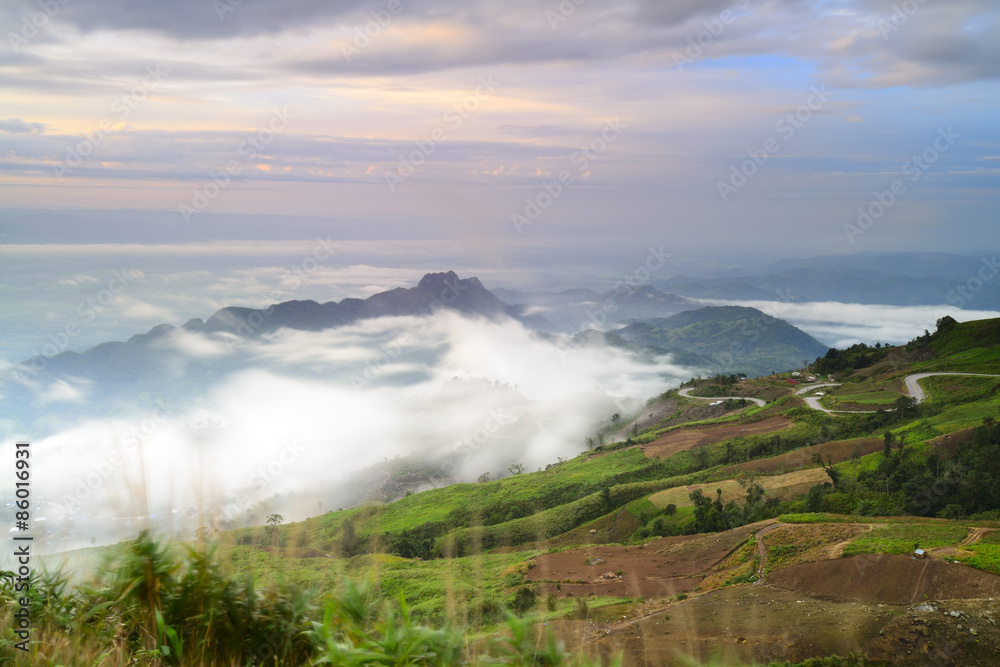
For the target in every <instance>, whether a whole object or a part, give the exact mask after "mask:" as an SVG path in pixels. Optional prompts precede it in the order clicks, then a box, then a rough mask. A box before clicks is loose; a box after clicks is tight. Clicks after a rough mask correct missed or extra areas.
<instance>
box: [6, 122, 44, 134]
mask: <svg viewBox="0 0 1000 667" xmlns="http://www.w3.org/2000/svg"><path fill="white" fill-rule="evenodd" d="M46 127H47V125H46V124H45V123H29V122H27V121H23V120H21V119H20V118H0V132H6V133H7V134H44V133H45V129H46Z"/></svg>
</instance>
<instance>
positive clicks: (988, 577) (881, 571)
mask: <svg viewBox="0 0 1000 667" xmlns="http://www.w3.org/2000/svg"><path fill="white" fill-rule="evenodd" d="M768 584H770V585H772V586H778V587H780V588H786V589H788V590H793V591H797V592H800V593H803V594H806V595H811V596H814V597H824V598H831V599H840V600H861V601H865V602H880V603H884V604H911V603H915V602H920V601H923V600H927V599H931V600H955V599H974V598H988V597H1000V577H997V576H996V575H993V574H989V573H988V572H982V571H980V570H974V569H972V568H971V567H966V566H964V565H959V564H955V563H947V562H945V561H942V560H938V559H936V558H925V559H913V558H910V557H909V556H899V555H875V554H865V555H861V556H854V557H852V558H841V559H838V560H831V561H821V562H815V563H805V564H802V565H793V566H792V567H788V568H784V569H782V570H778V571H777V572H773V573H772V574H771V576H770V577H768Z"/></svg>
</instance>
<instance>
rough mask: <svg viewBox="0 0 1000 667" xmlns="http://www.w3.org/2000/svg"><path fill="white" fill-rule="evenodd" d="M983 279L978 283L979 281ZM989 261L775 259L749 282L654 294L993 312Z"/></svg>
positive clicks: (676, 284)
mask: <svg viewBox="0 0 1000 667" xmlns="http://www.w3.org/2000/svg"><path fill="white" fill-rule="evenodd" d="M981 271H982V272H983V275H985V276H987V278H986V279H985V280H984V279H983V275H980V272H981ZM997 272H998V269H997V267H996V258H995V255H994V254H992V253H990V254H989V255H986V256H983V257H979V258H976V257H967V256H961V255H948V254H945V253H878V254H875V253H858V254H856V255H830V256H820V257H814V258H812V259H804V260H782V261H779V262H775V263H773V264H772V265H771V266H769V267H768V268H767V269H765V270H764V271H761V272H759V273H756V274H754V275H723V276H717V277H712V278H704V277H702V278H692V277H687V276H672V277H670V278H666V279H660V280H655V281H653V284H654V286H656V287H657V288H659V289H662V290H666V291H669V292H672V293H674V294H678V295H681V296H682V297H687V298H691V299H718V300H730V301H754V300H761V301H795V302H804V301H836V302H841V303H863V304H885V305H893V306H913V305H942V304H948V305H952V306H956V307H958V308H966V309H975V310H989V309H1000V280H993V277H994V276H996V274H997Z"/></svg>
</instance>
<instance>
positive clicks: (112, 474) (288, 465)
mask: <svg viewBox="0 0 1000 667" xmlns="http://www.w3.org/2000/svg"><path fill="white" fill-rule="evenodd" d="M230 342H232V341H231V340H230V339H227V338H226V337H224V336H219V335H215V334H212V335H202V334H194V333H191V332H185V331H176V332H173V333H172V334H171V335H170V336H169V337H168V338H167V339H165V344H167V345H169V346H171V347H172V348H173V349H174V350H175V351H176V352H177V354H178V355H179V360H182V359H183V358H185V357H187V358H195V359H215V360H220V359H226V360H227V361H226V363H227V365H226V366H217V367H216V368H218V369H220V370H221V369H228V370H226V371H225V372H224V373H222V375H221V376H220V381H219V382H217V383H215V384H211V385H207V386H203V387H201V388H200V391H199V396H185V397H184V401H182V402H174V401H171V400H168V401H166V402H163V401H160V402H157V401H152V402H151V403H149V404H148V407H147V408H144V409H143V410H134V409H133V410H124V409H120V410H116V412H118V413H119V414H120V415H121V416H120V417H118V418H115V419H108V420H93V419H91V420H89V421H85V422H82V423H79V424H76V425H73V424H69V425H66V426H64V427H63V428H62V429H61V430H60V431H59V432H57V433H55V434H53V435H51V436H49V437H44V438H38V442H37V443H35V445H34V447H35V449H36V450H37V451H38V452H39V456H40V457H41V456H43V455H44V456H48V457H49V459H46V460H51V461H52V465H51V466H48V467H47V469H46V471H45V475H44V480H43V479H42V477H40V478H39V484H42V483H44V484H46V488H54V489H61V490H64V492H62V495H63V496H65V498H62V499H61V501H60V505H61V507H62V508H63V509H62V510H61V511H62V512H64V513H67V514H72V515H74V516H77V517H78V521H83V520H84V519H86V517H90V518H89V519H86V520H88V521H95V522H96V521H98V520H99V519H100V520H103V521H104V522H105V524H106V525H109V526H112V527H114V528H115V529H117V528H124V524H123V523H121V519H122V517H126V516H127V517H136V516H142V515H146V514H150V515H152V514H157V515H159V516H160V517H165V516H166V517H169V516H174V511H175V510H179V511H181V512H183V511H184V509H183V506H184V505H185V504H187V503H189V502H190V499H191V498H194V497H201V498H202V499H203V505H204V506H205V507H209V506H211V507H213V508H214V510H215V511H216V512H224V511H225V510H224V508H225V507H226V504H227V503H232V502H234V499H238V498H240V497H241V496H242V497H243V498H244V501H242V502H243V503H244V504H250V505H256V503H257V502H258V501H261V500H265V499H267V498H270V497H271V496H273V495H274V494H284V493H287V492H290V491H294V493H295V497H296V498H297V499H299V500H298V504H295V503H293V504H292V505H289V506H288V507H282V508H281V511H283V512H285V513H286V515H287V516H289V517H292V516H299V515H300V514H302V515H306V514H313V513H315V504H316V501H317V499H320V500H321V501H322V502H324V503H329V502H334V500H332V498H334V497H336V498H339V499H340V500H338V501H337V502H341V503H346V502H355V501H356V500H357V496H353V497H354V500H350V498H351V497H352V496H351V494H350V493H348V492H347V488H348V487H349V486H350V480H351V478H352V475H355V476H356V475H357V474H358V473H359V472H360V471H363V470H364V469H366V468H369V467H371V466H376V465H378V464H380V463H382V462H384V461H386V460H387V459H390V460H391V459H393V458H394V457H396V456H417V457H420V458H422V459H423V460H425V461H427V462H429V463H430V462H433V464H434V465H438V466H446V467H450V469H451V471H452V475H453V476H454V478H455V479H456V480H460V481H474V480H475V478H476V477H478V476H479V475H480V474H481V473H483V472H491V473H492V474H493V475H494V476H497V475H500V474H504V471H505V470H506V467H507V466H508V465H509V464H510V463H513V462H520V463H523V464H524V465H525V466H526V467H527V468H528V469H529V470H533V469H535V468H537V467H540V466H544V465H547V464H548V463H552V462H554V461H555V460H556V458H557V457H559V456H572V455H575V454H576V453H578V452H580V451H581V450H582V449H583V448H584V441H585V439H586V437H587V436H588V435H590V434H592V433H593V429H594V428H595V424H596V422H597V421H599V420H601V419H606V418H607V417H609V416H610V415H611V414H612V413H614V412H627V409H626V408H627V407H628V406H627V404H626V403H625V402H623V399H624V397H626V396H632V397H635V398H639V399H642V398H645V397H647V396H650V395H653V394H658V393H660V392H662V391H663V390H664V389H665V388H667V387H669V386H676V385H677V384H679V382H680V381H681V379H682V378H688V377H691V375H692V374H693V372H694V371H692V370H691V369H687V368H683V367H679V366H677V365H675V364H672V363H671V362H670V360H669V359H666V358H664V359H661V360H660V361H658V362H657V363H655V364H651V365H647V364H643V363H640V362H638V361H635V360H633V359H631V358H630V357H629V356H627V355H626V354H624V353H623V352H621V351H620V350H617V349H611V348H601V347H594V348H587V349H560V348H559V347H558V346H557V345H553V344H552V343H550V342H547V341H545V340H543V339H541V338H539V337H537V336H536V335H535V334H533V333H532V332H530V331H528V330H526V329H524V328H523V327H522V326H521V325H519V324H518V323H516V322H513V321H505V322H488V321H483V320H474V319H467V318H464V317H461V316H459V315H457V314H454V313H449V312H442V313H439V314H438V315H435V316H433V317H430V318H426V319H423V318H414V317H404V318H395V317H390V318H379V319H373V320H365V321H362V322H359V323H357V324H354V325H350V326H345V327H340V328H336V329H329V330H325V331H319V332H308V331H287V330H286V331H279V332H276V333H274V334H272V335H269V336H266V337H262V338H260V339H254V340H245V341H236V344H235V345H228V343H230ZM151 379H152V378H151ZM515 387H516V388H515ZM49 392H50V393H51V394H52V395H53V396H55V395H56V394H59V396H60V397H61V398H60V400H69V399H73V400H81V398H82V396H81V395H80V393H79V392H74V391H72V388H71V387H70V385H69V383H66V382H62V381H60V382H59V383H57V385H53V386H52V387H51V388H50V389H49ZM87 398H88V400H90V401H99V400H100V397H96V396H90V397H87ZM633 403H634V405H635V406H636V408H638V406H641V402H639V401H633ZM93 405H95V406H96V405H98V404H96V403H95V404H93ZM108 407H109V406H101V409H102V410H104V409H107V408H108ZM268 470H270V472H268ZM247 498H253V500H252V502H251V501H249V500H246V499H247ZM281 502H287V501H281ZM248 508H249V507H245V508H244V509H248ZM304 508H311V509H304ZM115 517H117V518H115ZM130 525H132V526H134V525H135V523H134V521H133V523H132V524H130Z"/></svg>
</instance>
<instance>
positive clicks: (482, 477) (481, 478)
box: [476, 472, 490, 484]
mask: <svg viewBox="0 0 1000 667" xmlns="http://www.w3.org/2000/svg"><path fill="white" fill-rule="evenodd" d="M476 481H477V482H479V483H480V484H485V483H486V482H488V481H490V474H489V473H488V472H484V473H483V474H482V475H480V476H479V479H477V480H476Z"/></svg>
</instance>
